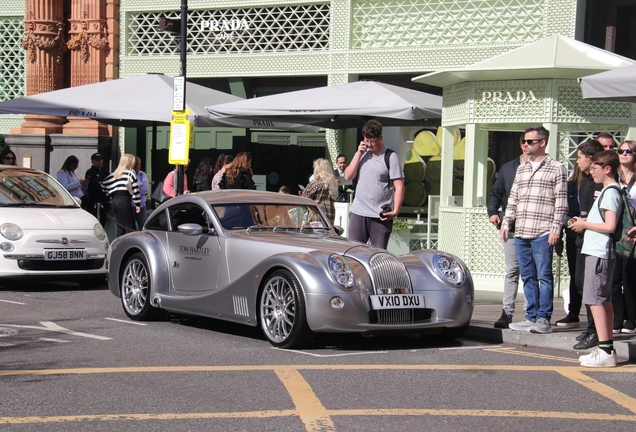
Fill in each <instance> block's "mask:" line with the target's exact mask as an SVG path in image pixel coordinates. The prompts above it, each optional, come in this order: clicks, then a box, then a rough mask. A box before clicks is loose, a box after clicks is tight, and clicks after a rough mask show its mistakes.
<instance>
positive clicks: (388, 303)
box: [371, 294, 426, 310]
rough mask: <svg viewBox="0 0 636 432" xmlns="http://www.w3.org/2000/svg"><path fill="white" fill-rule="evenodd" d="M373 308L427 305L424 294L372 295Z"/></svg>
mask: <svg viewBox="0 0 636 432" xmlns="http://www.w3.org/2000/svg"><path fill="white" fill-rule="evenodd" d="M371 306H372V308H373V310H381V309H422V308H425V307H426V304H425V303H424V296H423V295H422V294H385V295H372V296H371Z"/></svg>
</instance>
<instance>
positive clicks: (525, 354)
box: [484, 348, 579, 364]
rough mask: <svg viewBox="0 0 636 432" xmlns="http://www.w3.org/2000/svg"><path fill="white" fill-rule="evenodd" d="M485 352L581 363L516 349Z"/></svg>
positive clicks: (566, 358) (491, 349) (488, 349)
mask: <svg viewBox="0 0 636 432" xmlns="http://www.w3.org/2000/svg"><path fill="white" fill-rule="evenodd" d="M484 351H492V352H498V353H506V354H514V355H520V356H525V357H534V358H540V359H546V360H558V361H562V362H567V363H576V364H578V363H579V360H578V359H573V358H569V357H558V356H552V355H547V354H538V353H532V352H525V351H517V349H516V348H485V349H484Z"/></svg>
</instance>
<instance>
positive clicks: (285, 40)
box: [126, 4, 330, 56]
mask: <svg viewBox="0 0 636 432" xmlns="http://www.w3.org/2000/svg"><path fill="white" fill-rule="evenodd" d="M179 15H180V13H179V12H178V11H173V12H133V13H130V14H129V16H128V21H127V22H128V30H127V31H128V40H127V43H126V47H127V54H128V55H130V56H141V55H161V54H171V55H172V54H175V55H176V54H178V53H179V44H178V43H177V42H176V41H175V39H176V38H175V36H172V35H170V34H169V33H165V32H159V31H157V27H158V26H159V18H160V17H162V16H165V17H167V18H178V16H179ZM329 22H330V6H329V4H303V5H287V6H270V7H255V8H244V9H211V10H192V11H190V12H189V13H188V52H189V53H191V54H195V55H196V54H223V53H262V52H288V51H320V50H326V49H328V48H329Z"/></svg>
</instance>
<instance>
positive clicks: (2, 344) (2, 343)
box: [0, 342, 15, 347]
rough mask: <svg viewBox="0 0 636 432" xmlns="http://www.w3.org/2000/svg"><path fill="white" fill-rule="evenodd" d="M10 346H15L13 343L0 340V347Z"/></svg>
mask: <svg viewBox="0 0 636 432" xmlns="http://www.w3.org/2000/svg"><path fill="white" fill-rule="evenodd" d="M10 346H15V344H12V343H6V342H0V347H10Z"/></svg>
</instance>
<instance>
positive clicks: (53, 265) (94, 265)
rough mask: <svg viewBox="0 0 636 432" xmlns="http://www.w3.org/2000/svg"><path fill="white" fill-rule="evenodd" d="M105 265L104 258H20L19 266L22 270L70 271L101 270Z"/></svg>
mask: <svg viewBox="0 0 636 432" xmlns="http://www.w3.org/2000/svg"><path fill="white" fill-rule="evenodd" d="M103 265H104V260H103V259H90V260H78V261H43V260H29V259H19V260H18V267H20V268H21V269H22V270H34V271H69V270H99V269H100V268H102V266H103Z"/></svg>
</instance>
